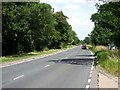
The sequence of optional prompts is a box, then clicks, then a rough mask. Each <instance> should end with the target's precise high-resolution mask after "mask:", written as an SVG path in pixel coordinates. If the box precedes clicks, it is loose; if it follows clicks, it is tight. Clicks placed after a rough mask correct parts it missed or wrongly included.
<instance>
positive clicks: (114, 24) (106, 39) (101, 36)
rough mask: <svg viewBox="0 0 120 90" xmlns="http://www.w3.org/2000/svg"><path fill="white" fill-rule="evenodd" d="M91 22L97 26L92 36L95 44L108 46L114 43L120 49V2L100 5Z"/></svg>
mask: <svg viewBox="0 0 120 90" xmlns="http://www.w3.org/2000/svg"><path fill="white" fill-rule="evenodd" d="M91 20H92V21H93V22H94V24H95V27H94V29H93V31H92V32H91V34H90V39H91V42H92V43H93V44H95V45H98V44H99V45H108V44H109V43H114V44H115V45H116V46H118V47H120V41H119V40H120V2H109V3H106V4H103V5H100V6H99V8H98V11H97V13H94V14H92V16H91Z"/></svg>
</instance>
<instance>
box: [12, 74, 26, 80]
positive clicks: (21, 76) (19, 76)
mask: <svg viewBox="0 0 120 90" xmlns="http://www.w3.org/2000/svg"><path fill="white" fill-rule="evenodd" d="M22 77H24V75H20V76H18V77H16V78H14V79H13V80H17V79H19V78H22Z"/></svg>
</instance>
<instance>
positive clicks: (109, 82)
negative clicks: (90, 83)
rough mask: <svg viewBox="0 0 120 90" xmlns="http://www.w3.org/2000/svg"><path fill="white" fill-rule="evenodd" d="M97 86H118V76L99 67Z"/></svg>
mask: <svg viewBox="0 0 120 90" xmlns="http://www.w3.org/2000/svg"><path fill="white" fill-rule="evenodd" d="M99 88H118V77H115V76H113V75H111V74H109V73H107V72H105V71H103V70H101V69H100V68H99Z"/></svg>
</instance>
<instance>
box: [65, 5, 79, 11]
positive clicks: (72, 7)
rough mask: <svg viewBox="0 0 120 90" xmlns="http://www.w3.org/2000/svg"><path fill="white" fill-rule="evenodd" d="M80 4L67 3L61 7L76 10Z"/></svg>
mask: <svg viewBox="0 0 120 90" xmlns="http://www.w3.org/2000/svg"><path fill="white" fill-rule="evenodd" d="M79 8H80V6H79V5H78V4H67V5H66V6H65V7H64V8H63V9H64V10H70V11H72V10H78V9H79Z"/></svg>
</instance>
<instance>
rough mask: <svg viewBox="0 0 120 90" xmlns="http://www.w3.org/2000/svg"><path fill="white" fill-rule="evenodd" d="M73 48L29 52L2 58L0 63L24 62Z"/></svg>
mask: <svg viewBox="0 0 120 90" xmlns="http://www.w3.org/2000/svg"><path fill="white" fill-rule="evenodd" d="M73 47H75V46H74V45H73V46H67V47H66V48H63V49H50V50H47V51H39V52H37V51H34V52H30V53H24V54H18V55H10V56H4V57H1V58H0V62H2V63H6V62H14V61H18V60H24V59H28V58H35V57H39V56H45V55H48V54H52V53H55V52H59V51H63V50H67V49H70V48H73Z"/></svg>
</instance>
